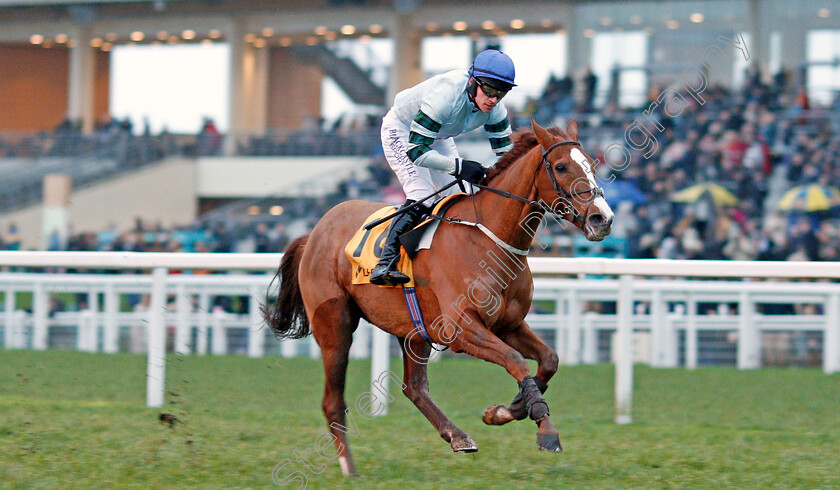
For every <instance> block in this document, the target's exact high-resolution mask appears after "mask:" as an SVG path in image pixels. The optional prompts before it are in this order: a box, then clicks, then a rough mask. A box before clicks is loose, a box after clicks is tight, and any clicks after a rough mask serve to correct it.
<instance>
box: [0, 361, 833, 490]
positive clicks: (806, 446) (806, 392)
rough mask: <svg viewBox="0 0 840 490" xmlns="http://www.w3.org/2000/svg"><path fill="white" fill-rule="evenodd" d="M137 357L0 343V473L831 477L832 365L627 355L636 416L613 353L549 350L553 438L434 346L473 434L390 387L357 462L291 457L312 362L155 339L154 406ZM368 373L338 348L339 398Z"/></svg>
mask: <svg viewBox="0 0 840 490" xmlns="http://www.w3.org/2000/svg"><path fill="white" fill-rule="evenodd" d="M401 366H402V363H401V362H400V361H399V360H398V359H392V361H391V367H392V369H393V370H394V371H395V372H397V373H401V371H402V369H401ZM145 370H146V359H145V357H143V356H136V355H129V354H119V355H102V354H96V355H90V354H82V353H76V352H68V351H47V352H37V353H36V352H31V351H0V414H2V415H0V454H2V456H0V486H2V487H35V488H46V487H73V488H88V487H110V488H114V487H117V488H123V487H154V488H167V487H173V486H194V487H202V488H211V487H212V488H220V487H271V486H272V484H271V473H272V469H273V468H274V467H275V465H277V464H278V463H279V462H281V461H283V460H284V459H286V458H289V459H290V460H291V462H292V465H290V466H287V467H286V468H283V471H282V472H281V473H280V475H279V476H281V477H282V476H285V475H288V474H289V473H291V472H292V471H302V472H305V473H306V475H307V477H308V481H309V483H308V486H309V488H442V487H444V486H452V487H454V488H482V489H488V488H560V487H577V488H582V487H585V488H629V487H636V488H652V487H656V488H662V487H666V488H667V487H706V488H720V487H738V488H743V487H751V488H773V487H775V488H791V487H798V488H832V487H833V488H837V487H840V376H837V375H833V376H826V375H824V374H823V373H822V372H820V371H818V370H812V369H802V370H788V369H784V370H780V369H763V370H758V371H736V370H733V369H699V370H696V371H686V370H681V369H673V370H661V369H649V368H644V367H637V368H636V371H635V374H636V378H635V379H636V385H635V392H634V401H633V404H634V407H633V415H634V423H633V424H631V425H627V426H619V425H616V424H614V423H613V417H614V413H613V412H614V408H613V407H614V402H613V369H612V367H611V366H608V365H602V366H580V367H563V368H561V369H560V371H559V372H558V374H557V376H556V377H555V378H554V380H552V382H551V383H550V389H549V391H548V393H547V399H548V402H549V405H550V406H551V410H552V417H553V418H554V421H555V423H556V425H557V427H558V429H559V430H560V433H561V439H562V441H563V445H564V448H565V451H564V452H563V453H562V454H560V455H556V454H545V453H542V452H540V451H538V450H537V449H536V436H535V432H536V428H535V425H534V424H533V423H532V422H530V421H523V422H518V423H516V422H514V423H511V424H508V425H506V426H504V427H488V426H485V425H484V424H483V423H482V422H481V420H480V416H481V413H482V411H483V410H484V408H486V407H487V406H489V405H492V404H495V403H499V402H509V401H510V399H511V398H512V397H513V395H514V392H515V389H516V385H515V383H514V382H513V380H512V379H511V378H510V377H509V376H508V375H507V374H506V373H505V372H504V371H503V370H502V369H501V368H499V367H496V366H492V365H489V364H486V363H482V362H478V361H474V360H471V359H461V358H458V359H447V360H444V361H442V362H440V363H438V364H433V365H432V366H431V367H430V369H429V370H430V378H431V392H432V396H433V397H434V398H435V400H436V401H437V403H438V405H440V407H441V408H442V409H443V411H444V412H446V413H447V415H449V417H450V418H451V419H452V420H453V421H454V422H455V423H457V424H458V425H459V426H460V427H461V428H462V429H464V430H466V431H467V432H468V433H469V434H470V435H472V437H473V438H474V439H475V441H476V442H477V443H478V446H479V449H480V451H479V452H478V453H476V454H474V455H464V454H453V453H452V451H451V450H450V448H449V445H448V444H447V443H446V442H444V441H443V440H442V439H440V438H439V436H438V435H437V433H436V431H435V430H434V429H433V428H432V426H431V425H430V424H429V423H428V422H427V421H426V419H425V418H424V417H423V416H422V415H421V414H420V412H419V411H417V410H416V409H415V408H414V406H413V405H412V404H411V403H410V402H409V401H408V400H406V399H405V398H404V397H403V396H402V395H401V394H399V393H397V395H398V396H397V399H396V401H395V402H394V403H393V404H392V405H391V407H390V413H389V414H388V415H387V416H385V417H381V418H377V419H373V420H365V419H363V418H361V417H356V418H355V420H356V421H357V424H358V431H359V435H358V436H357V437H355V438H351V441H350V444H351V448H352V450H353V451H354V457H355V460H356V464H357V466H358V470H359V473H360V475H361V476H360V477H359V478H356V479H347V478H344V477H342V476H341V473H340V471H339V468H338V465H337V463H336V462H335V461H327V462H326V463H327V464H326V469H325V470H324V471H323V472H322V473H320V474H313V473H312V472H310V471H308V470H306V469H305V468H304V466H303V464H302V463H298V462H296V461H295V455H294V451H300V452H304V451H306V450H307V449H310V448H312V447H313V446H314V443H315V440H316V439H317V437H318V436H319V435H320V434H322V433H324V432H325V430H326V423H325V421H324V419H323V416H322V414H321V409H320V398H321V392H322V389H323V385H322V380H323V373H322V370H321V363H320V362H319V361H313V360H309V359H283V358H278V357H269V358H264V359H248V358H244V357H194V356H187V357H179V356H170V357H169V361H168V364H167V395H166V403H167V406H166V407H165V408H164V409H150V408H146V407H145ZM369 376H370V364H369V363H367V362H361V361H354V362H351V366H350V378H349V380H348V386H347V400H348V404H351V403H352V401H353V400H354V399H355V397H356V396H357V395H358V394H360V393H363V392H365V391H367V390H368V389H369V386H368V383H369ZM392 391H394V387H393V385H392ZM162 411H165V412H168V413H171V414H174V415H175V416H176V417H177V418H178V419H179V423H176V424H175V425H174V426H169V425H168V424H164V423H162V422H160V421H159V420H158V419H159V415H160V413H161V412H162ZM310 457H311V458H312V461H313V463H316V464H320V457H319V456H317V455H316V454H315V452H314V451H313V452H312V453H310ZM295 485H296V483H295V484H292V485H291V486H290V488H295Z"/></svg>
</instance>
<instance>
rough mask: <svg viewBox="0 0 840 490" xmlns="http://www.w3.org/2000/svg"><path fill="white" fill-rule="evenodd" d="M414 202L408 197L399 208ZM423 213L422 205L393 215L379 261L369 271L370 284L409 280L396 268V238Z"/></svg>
mask: <svg viewBox="0 0 840 490" xmlns="http://www.w3.org/2000/svg"><path fill="white" fill-rule="evenodd" d="M414 202H415V201H413V200H411V199H408V200H407V201H405V204H403V205H402V207H401V208H400V209H402V208H405V207H407V206H409V205H411V204H414ZM425 213H426V208H425V207H424V206H417V207H415V208H413V209H409V210H408V211H406V212H404V213H402V214H401V215H399V216H397V217H395V218H394V219H393V221H391V226H390V227H389V228H388V237H387V239H386V240H385V246H384V247H382V253H381V254H380V255H379V263H378V264H376V267H374V268H373V271H371V273H370V282H371V284H376V285H378V286H396V285H399V284H405V283H407V282H408V281H410V280H411V278H409V277H408V276H406V275H405V274H403V273H401V272H399V271H398V270H397V265H398V264H399V262H400V242H399V240H398V238H399V236H400V235H402V234H403V233H405V232H407V231H409V230H411V229H412V228H414V226H415V225H417V223H419V222H420V218H422V217H423V215H424V214H425Z"/></svg>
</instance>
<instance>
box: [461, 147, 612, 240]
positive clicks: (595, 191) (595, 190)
mask: <svg viewBox="0 0 840 490" xmlns="http://www.w3.org/2000/svg"><path fill="white" fill-rule="evenodd" d="M566 145H580V141H577V140H566V141H558V142H556V143H554V144H552V145H551V146H549V147H548V148H544V149H543V151H542V159H541V160H540V165H539V166H537V168H536V170H534V188H535V189H537V198H536V199H535V200H531V199H528V198H525V197H522V196H517V195H516V194H513V193H511V192H507V191H503V190H501V189H496V188H495V187H490V186H486V185H481V184H472V185H473V186H475V187H478V188H479V189H483V190H486V191H490V192H493V193H495V194H499V195H500V196H503V197H506V198H509V199H515V200H517V201H520V202H524V203H526V204H530V205H532V206H535V207H537V208H540V209H542V210H543V211H545V212H547V213H551V214H557V215H560V216H564V215H568V214H571V215H572V223H574V224H583V221H584V218H583V216H582V215H581V214H580V213H579V212H578V211H577V209H575V207H574V205H573V203H572V199H573V198H575V197H577V196H580V195H583V194H592V200H594V199H595V198H596V197H599V196H603V195H604V189H602V188H600V187H598V186H597V185H596V186H595V187H590V188H588V189H583V190H579V191H577V190H573V191H572V192H567V191H566V190H564V189H563V188H562V187H560V184H559V183H558V182H557V177H556V176H555V175H554V172H553V169H552V165H551V163H550V162H549V161H548V155H549V154H550V153H551V152H552V151H554V149H555V148H557V147H559V146H566ZM540 166H543V167H545V171H546V173H548V179H549V180H550V181H551V185H552V186H553V187H554V192H556V193H557V197H558V198H559V199H560V200H561V202H563V203H564V206H563V209H562V210H560V211H559V212H558V211H557V210H556V206H554V205H548V204H546V203H545V202H544V201H542V200H541V199H540V197H539V188H538V187H537V172H539V170H540ZM591 204H592V203H591V201H590V205H591ZM569 210H571V211H569Z"/></svg>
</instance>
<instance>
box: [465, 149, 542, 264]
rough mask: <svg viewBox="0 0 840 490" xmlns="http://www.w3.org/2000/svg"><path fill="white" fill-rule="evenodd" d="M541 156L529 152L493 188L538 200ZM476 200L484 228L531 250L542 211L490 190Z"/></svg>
mask: <svg viewBox="0 0 840 490" xmlns="http://www.w3.org/2000/svg"><path fill="white" fill-rule="evenodd" d="M537 157H538V155H537V154H536V153H535V151H534V150H532V151H529V152H528V153H526V154H525V155H523V156H522V157H521V158H520V159H519V160H518V161H516V162H513V163H512V164H511V166H510V167H509V168H507V169H506V170H504V171H503V172H502V173H500V174H499V175H498V176H497V177H496V178H494V179H493V181H492V182H490V186H491V187H494V188H496V189H500V190H503V191H507V192H510V193H511V194H514V195H517V196H520V197H524V198H526V199H528V200H531V201H534V200H536V197H537V191H536V189H535V188H534V173H535V171H536V166H537V165H539V159H538V158H537ZM476 200H477V207H478V211H479V218H480V219H481V222H482V223H483V224H484V226H486V227H487V228H489V229H490V230H491V231H493V233H495V234H496V236H498V237H499V238H501V239H502V240H504V241H505V243H507V244H509V245H511V246H513V247H516V248H519V249H523V250H527V249H528V248H529V247H530V246H531V241H532V240H533V238H534V235H533V232H532V231H530V230H536V228H537V224H535V223H534V220H536V219H542V214H543V211H542V210H541V209H537V208H535V207H534V206H531V205H530V204H527V203H524V202H521V201H518V200H516V199H512V198H509V197H504V196H500V195H498V194H496V193H494V192H491V191H486V190H485V191H481V192H479V193H478V195H477V196H476ZM535 213H536V214H535ZM537 215H538V217H537Z"/></svg>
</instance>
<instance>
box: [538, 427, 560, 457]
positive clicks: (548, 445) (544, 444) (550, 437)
mask: <svg viewBox="0 0 840 490" xmlns="http://www.w3.org/2000/svg"><path fill="white" fill-rule="evenodd" d="M537 446H538V447H539V448H540V451H548V452H550V453H559V452H562V451H563V447H562V446H561V445H560V436H559V435H557V434H540V433H539V432H537Z"/></svg>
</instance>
